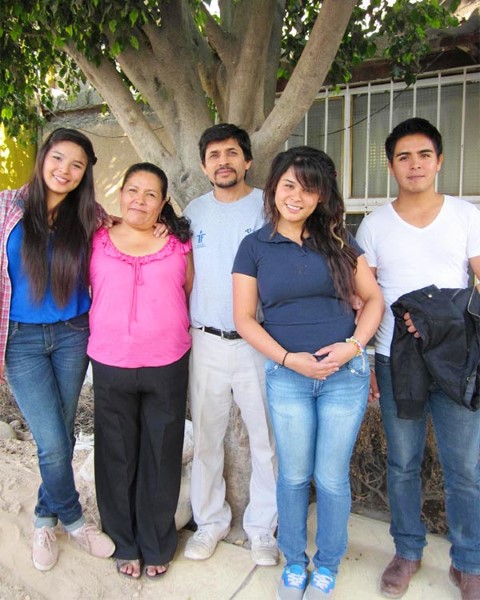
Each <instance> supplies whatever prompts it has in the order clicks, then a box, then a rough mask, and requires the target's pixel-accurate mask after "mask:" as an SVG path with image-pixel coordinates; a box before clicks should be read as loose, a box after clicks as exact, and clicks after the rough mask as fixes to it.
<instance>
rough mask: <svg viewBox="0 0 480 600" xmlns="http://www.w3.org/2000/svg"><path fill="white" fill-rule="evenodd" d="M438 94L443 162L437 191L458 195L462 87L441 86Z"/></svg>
mask: <svg viewBox="0 0 480 600" xmlns="http://www.w3.org/2000/svg"><path fill="white" fill-rule="evenodd" d="M440 94H441V95H440V127H439V129H440V133H441V134H442V138H443V153H444V156H445V162H444V164H443V166H442V170H441V171H440V173H439V175H438V190H439V192H441V193H443V194H458V192H459V181H460V177H459V172H460V153H461V140H462V137H461V135H462V86H461V85H447V86H444V87H443V86H442V88H441V91H440ZM477 135H478V129H477Z"/></svg>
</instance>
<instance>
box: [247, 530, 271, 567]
mask: <svg viewBox="0 0 480 600" xmlns="http://www.w3.org/2000/svg"><path fill="white" fill-rule="evenodd" d="M250 543H251V552H250V554H251V557H252V560H253V562H254V563H255V564H256V565H259V566H260V567H274V566H275V565H277V564H278V547H277V540H276V539H275V538H274V537H273V535H270V534H269V533H262V534H260V535H255V536H253V537H252V539H251V541H250Z"/></svg>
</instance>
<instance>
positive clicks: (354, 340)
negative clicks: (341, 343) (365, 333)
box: [345, 335, 363, 356]
mask: <svg viewBox="0 0 480 600" xmlns="http://www.w3.org/2000/svg"><path fill="white" fill-rule="evenodd" d="M345 341H346V342H347V344H355V346H356V347H357V353H356V354H355V356H360V355H361V354H363V346H362V344H361V342H360V340H359V339H357V338H356V337H355V336H353V335H352V337H349V338H347V339H346V340H345Z"/></svg>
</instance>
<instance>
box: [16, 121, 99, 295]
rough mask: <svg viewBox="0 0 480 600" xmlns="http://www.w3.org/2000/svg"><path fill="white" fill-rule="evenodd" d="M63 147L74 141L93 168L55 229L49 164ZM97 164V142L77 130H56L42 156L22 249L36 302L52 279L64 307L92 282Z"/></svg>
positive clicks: (65, 203) (58, 214)
mask: <svg viewBox="0 0 480 600" xmlns="http://www.w3.org/2000/svg"><path fill="white" fill-rule="evenodd" d="M59 142H73V143H74V144H77V146H80V147H81V148H82V149H83V150H84V152H85V154H86V155H87V158H88V163H87V167H86V170H85V173H84V175H83V177H82V180H81V181H80V183H79V184H78V186H77V187H76V188H75V189H74V190H72V191H71V192H68V194H67V195H66V196H65V198H64V199H63V200H62V202H60V204H59V205H58V206H57V207H56V209H55V212H54V214H53V218H52V223H51V227H49V222H48V209H47V187H46V185H45V181H44V179H43V165H44V162H45V157H46V155H47V153H48V152H49V150H50V149H51V148H52V147H53V146H54V145H55V144H58V143H59ZM96 161H97V159H96V157H95V153H94V151H93V146H92V143H91V142H90V140H89V139H88V138H87V137H86V136H85V135H83V133H80V132H79V131H76V130H75V129H65V128H60V129H56V130H55V131H53V132H52V133H51V134H50V135H49V136H48V138H47V139H46V140H45V142H44V143H43V145H42V147H41V148H40V151H39V152H38V155H37V159H36V162H35V169H34V171H33V175H32V178H31V180H30V185H29V188H28V196H27V199H26V204H25V213H24V216H23V227H24V237H23V246H22V260H23V266H24V269H25V271H26V273H27V275H28V278H29V280H30V286H31V289H32V292H33V297H34V299H35V300H37V301H40V300H41V299H42V298H43V297H44V295H45V291H46V289H47V286H48V282H49V279H50V285H51V290H52V294H53V297H54V299H55V301H56V302H57V304H58V305H59V306H65V305H66V304H67V303H68V301H69V299H70V297H71V295H72V292H73V291H74V289H75V287H76V286H77V285H78V284H79V282H82V281H83V282H84V283H85V285H87V283H88V268H87V265H88V260H89V258H90V249H91V240H92V236H93V233H94V231H95V227H96V203H95V190H94V185H93V168H92V167H93V165H94V164H95V163H96ZM50 231H53V236H52V257H51V263H50V269H49V261H48V240H49V234H50Z"/></svg>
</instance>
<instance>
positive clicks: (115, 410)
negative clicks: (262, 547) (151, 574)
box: [92, 352, 189, 565]
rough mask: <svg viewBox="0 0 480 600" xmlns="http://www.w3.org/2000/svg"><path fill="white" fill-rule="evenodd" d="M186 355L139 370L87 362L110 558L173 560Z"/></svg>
mask: <svg viewBox="0 0 480 600" xmlns="http://www.w3.org/2000/svg"><path fill="white" fill-rule="evenodd" d="M188 355H189V352H187V353H186V354H185V355H184V356H183V357H182V358H181V359H179V360H178V361H177V362H175V363H172V364H170V365H166V366H163V367H143V368H139V369H124V368H118V367H111V366H108V365H104V364H101V363H99V362H96V361H92V367H93V386H94V395H95V411H94V415H95V486H96V492H97V502H98V509H99V512H100V517H101V520H102V527H103V529H104V531H105V532H106V533H107V534H108V535H109V536H110V537H111V538H112V540H113V541H114V542H115V545H116V550H115V554H114V556H115V557H116V558H121V559H137V558H139V559H142V560H143V561H144V562H145V564H148V565H163V564H165V563H168V562H169V561H170V560H171V559H172V558H173V555H174V554H175V550H176V547H177V531H176V527H175V519H174V517H175V511H176V508H177V503H178V494H179V490H180V478H181V468H182V449H183V435H184V429H185V405H186V397H187V384H188Z"/></svg>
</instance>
